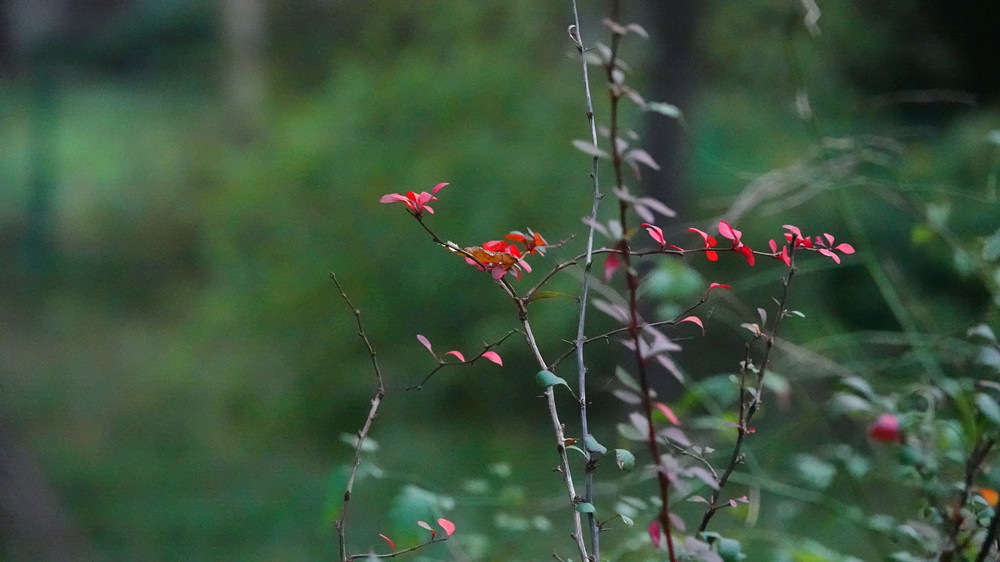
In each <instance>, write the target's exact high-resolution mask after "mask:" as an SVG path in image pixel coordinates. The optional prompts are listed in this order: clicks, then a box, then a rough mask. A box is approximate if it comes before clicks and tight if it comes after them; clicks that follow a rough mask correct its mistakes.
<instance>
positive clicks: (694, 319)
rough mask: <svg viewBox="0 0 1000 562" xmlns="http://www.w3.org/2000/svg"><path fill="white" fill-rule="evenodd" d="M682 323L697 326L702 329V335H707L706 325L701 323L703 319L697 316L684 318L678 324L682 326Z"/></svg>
mask: <svg viewBox="0 0 1000 562" xmlns="http://www.w3.org/2000/svg"><path fill="white" fill-rule="evenodd" d="M681 322H690V323H692V324H697V325H698V327H699V328H701V333H702V334H704V333H705V325H704V324H702V323H701V318H698V317H697V316H688V317H687V318H682V319H680V320H678V321H677V323H678V324H680V323H681Z"/></svg>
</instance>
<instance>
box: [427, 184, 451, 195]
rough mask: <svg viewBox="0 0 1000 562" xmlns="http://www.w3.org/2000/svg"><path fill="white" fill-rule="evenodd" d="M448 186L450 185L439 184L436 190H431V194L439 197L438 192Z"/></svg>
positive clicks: (435, 187)
mask: <svg viewBox="0 0 1000 562" xmlns="http://www.w3.org/2000/svg"><path fill="white" fill-rule="evenodd" d="M446 185H448V184H447V183H439V184H437V185H435V186H434V189H432V190H431V193H433V194H434V195H437V192H438V191H441V188H443V187H444V186H446Z"/></svg>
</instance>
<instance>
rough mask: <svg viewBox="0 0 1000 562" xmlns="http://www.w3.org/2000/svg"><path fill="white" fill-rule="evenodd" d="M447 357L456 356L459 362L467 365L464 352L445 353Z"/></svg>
mask: <svg viewBox="0 0 1000 562" xmlns="http://www.w3.org/2000/svg"><path fill="white" fill-rule="evenodd" d="M445 355H454V356H455V357H458V360H459V361H461V362H462V363H465V356H464V355H462V352H460V351H449V352H448V353H445Z"/></svg>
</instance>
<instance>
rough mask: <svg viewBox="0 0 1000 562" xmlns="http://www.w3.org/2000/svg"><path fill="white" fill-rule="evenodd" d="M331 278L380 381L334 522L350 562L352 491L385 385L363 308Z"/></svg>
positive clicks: (345, 558) (342, 555)
mask: <svg viewBox="0 0 1000 562" xmlns="http://www.w3.org/2000/svg"><path fill="white" fill-rule="evenodd" d="M330 278H331V279H333V283H334V284H335V285H336V286H337V289H338V290H339V291H340V296H341V297H342V298H343V299H344V302H346V303H347V306H348V307H350V309H351V312H352V313H353V314H354V320H355V322H356V323H357V325H358V337H360V338H361V340H362V341H363V342H364V344H365V347H366V348H367V349H368V355H369V357H371V361H372V369H373V370H374V371H375V378H376V380H377V381H378V384H377V387H376V389H375V395H374V396H373V397H372V400H371V408H370V409H369V410H368V417H367V418H366V419H365V423H364V426H362V428H361V430H360V431H358V443H357V446H356V447H355V449H354V462H353V463H352V464H351V471H350V474H349V475H348V477H347V486H346V487H345V489H344V503H342V504H341V505H340V513H339V514H338V515H337V519H336V520H335V521H334V522H333V525H334V528H335V529H336V530H337V543H338V548H339V552H340V559H341V560H342V561H343V562H349V561H350V560H353V559H354V558H355V557H354V556H348V555H347V542H346V534H347V511H348V507H349V506H350V503H351V492H352V491H353V489H354V479H355V477H356V476H357V474H358V468H359V467H360V466H361V450H362V448H363V447H364V444H365V439H366V438H367V437H368V432H369V431H371V427H372V423H373V422H374V421H375V416H376V415H377V414H378V409H379V406H380V405H381V404H382V399H383V398H385V385H384V384H383V382H382V370H381V369H380V368H379V365H378V357H377V355H376V353H375V348H374V347H372V344H371V341H369V340H368V336H367V335H366V334H365V328H364V325H363V324H362V323H361V310H360V309H358V308H357V307H355V306H354V304H353V303H352V302H351V299H350V298H348V296H347V292H345V291H344V287H343V286H342V285H341V284H340V281H338V280H337V275H336V274H334V273H332V272H331V273H330Z"/></svg>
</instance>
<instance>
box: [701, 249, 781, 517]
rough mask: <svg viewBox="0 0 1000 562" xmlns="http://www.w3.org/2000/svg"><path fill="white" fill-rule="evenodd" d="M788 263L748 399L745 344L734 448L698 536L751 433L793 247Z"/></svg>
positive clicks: (748, 363) (715, 508) (778, 322)
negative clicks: (776, 306)
mask: <svg viewBox="0 0 1000 562" xmlns="http://www.w3.org/2000/svg"><path fill="white" fill-rule="evenodd" d="M788 253H789V259H790V260H791V265H790V266H789V267H788V271H787V273H785V277H784V278H783V279H782V280H781V296H780V297H779V298H778V310H777V314H775V315H774V322H773V323H772V324H771V329H770V330H769V331H767V332H766V333H764V334H761V335H760V336H759V337H761V338H763V339H764V351H763V353H762V354H761V358H760V366H759V367H758V371H757V384H756V387H755V388H754V389H753V390H752V391H750V392H749V393H750V395H751V396H750V398H749V399H747V394H748V391H747V386H746V375H747V372H748V371H750V369H751V367H752V364H751V353H750V345H749V344H747V345H746V348H745V353H744V357H743V365H742V367H741V369H740V410H739V422H738V423H737V426H736V431H737V435H736V444H735V445H733V454H732V455H731V456H730V457H729V464H727V465H726V469H725V471H723V473H722V478H720V479H719V486H718V487H717V488H716V489H715V491H714V492H712V497H711V498H710V499H709V504H708V508H706V510H705V515H704V516H703V517H702V520H701V525H699V526H698V532H699V533H700V532H704V531H705V529H707V528H708V523H709V521H711V520H712V517H713V516H714V515H715V514H716V512H718V511H719V510H720V509H722V508H723V507H725V506H727V505H728V504H727V503H722V504H719V498H720V497H721V496H722V492H723V489H724V488H725V487H726V484H727V483H728V482H729V477H730V476H732V474H733V471H734V470H735V469H736V465H738V464H740V463H741V462H742V459H743V442H744V441H745V438H746V436H747V434H748V433H752V431H753V430H752V429H751V427H750V421H751V420H752V419H753V416H754V414H756V413H757V409H758V408H759V407H760V403H761V395H762V394H763V391H764V375H765V373H766V372H767V368H768V365H769V364H770V359H771V350H772V349H773V348H774V342H775V339H776V338H777V336H778V328H779V327H780V326H781V322H782V321H783V320H784V319H785V317H786V316H787V315H788V289H789V287H790V285H791V283H792V278H793V277H794V276H795V272H796V268H795V244H792V245H791V250H789V252H788Z"/></svg>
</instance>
